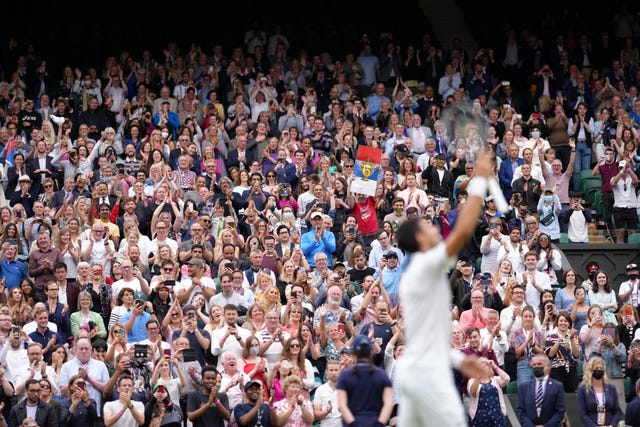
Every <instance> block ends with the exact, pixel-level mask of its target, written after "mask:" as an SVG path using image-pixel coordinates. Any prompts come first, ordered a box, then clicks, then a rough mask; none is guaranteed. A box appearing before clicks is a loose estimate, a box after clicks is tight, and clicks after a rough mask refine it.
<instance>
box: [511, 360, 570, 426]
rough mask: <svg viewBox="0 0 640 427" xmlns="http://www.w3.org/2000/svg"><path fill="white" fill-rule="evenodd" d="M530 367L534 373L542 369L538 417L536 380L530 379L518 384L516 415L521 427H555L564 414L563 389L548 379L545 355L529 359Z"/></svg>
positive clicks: (549, 370) (547, 362) (547, 365)
mask: <svg viewBox="0 0 640 427" xmlns="http://www.w3.org/2000/svg"><path fill="white" fill-rule="evenodd" d="M531 367H532V368H533V369H534V372H535V370H536V367H537V368H542V369H543V372H544V377H543V378H544V395H543V399H542V405H541V408H540V415H538V409H537V408H536V399H535V396H536V384H537V381H538V379H537V378H532V379H530V380H528V381H525V382H524V383H522V384H518V405H517V406H516V414H517V415H518V421H520V424H521V425H522V427H534V426H545V427H557V426H558V425H559V424H560V422H561V421H562V419H563V418H564V414H565V406H564V387H563V386H562V383H561V382H560V381H557V380H554V379H552V378H549V373H550V372H551V365H550V363H549V358H548V357H547V356H546V355H545V354H536V355H535V356H533V358H531Z"/></svg>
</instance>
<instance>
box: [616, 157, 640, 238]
mask: <svg viewBox="0 0 640 427" xmlns="http://www.w3.org/2000/svg"><path fill="white" fill-rule="evenodd" d="M637 185H638V176H637V175H636V173H635V172H634V170H633V169H632V168H631V164H630V163H628V162H627V161H626V160H620V162H618V174H617V175H615V176H613V177H612V178H611V188H612V190H613V219H614V220H615V222H616V243H624V242H625V230H626V231H627V236H629V235H631V234H633V233H635V230H636V228H638V210H637V209H638V197H637V195H636V186H637Z"/></svg>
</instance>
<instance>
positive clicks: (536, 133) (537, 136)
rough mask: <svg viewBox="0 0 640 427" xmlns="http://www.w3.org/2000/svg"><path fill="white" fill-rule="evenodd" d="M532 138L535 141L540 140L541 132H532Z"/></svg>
mask: <svg viewBox="0 0 640 427" xmlns="http://www.w3.org/2000/svg"><path fill="white" fill-rule="evenodd" d="M531 138H533V139H538V138H540V132H531Z"/></svg>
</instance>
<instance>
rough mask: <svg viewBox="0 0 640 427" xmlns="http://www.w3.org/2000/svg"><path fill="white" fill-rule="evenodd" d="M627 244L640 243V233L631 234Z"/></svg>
mask: <svg viewBox="0 0 640 427" xmlns="http://www.w3.org/2000/svg"><path fill="white" fill-rule="evenodd" d="M627 243H640V233H638V232H637V231H636V232H635V233H633V234H629V237H628V238H627Z"/></svg>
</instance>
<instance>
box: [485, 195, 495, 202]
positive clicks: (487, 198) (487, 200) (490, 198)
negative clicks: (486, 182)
mask: <svg viewBox="0 0 640 427" xmlns="http://www.w3.org/2000/svg"><path fill="white" fill-rule="evenodd" d="M492 200H493V194H489V195H488V196H487V197H485V198H484V201H485V202H490V201H492Z"/></svg>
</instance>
